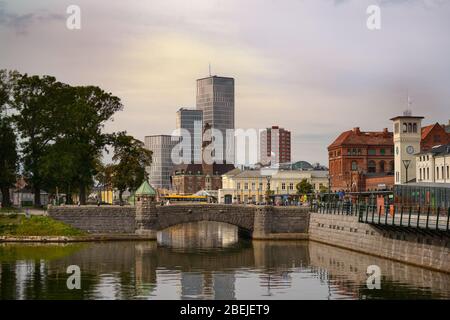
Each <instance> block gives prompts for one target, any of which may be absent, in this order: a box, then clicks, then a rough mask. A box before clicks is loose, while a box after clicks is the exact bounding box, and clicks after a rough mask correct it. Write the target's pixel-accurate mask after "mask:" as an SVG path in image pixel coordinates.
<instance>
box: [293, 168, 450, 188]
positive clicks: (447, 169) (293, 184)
mask: <svg viewBox="0 0 450 320" xmlns="http://www.w3.org/2000/svg"><path fill="white" fill-rule="evenodd" d="M447 171H448V167H447ZM289 189H290V190H294V183H292V182H291V183H289Z"/></svg>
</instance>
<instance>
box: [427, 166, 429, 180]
mask: <svg viewBox="0 0 450 320" xmlns="http://www.w3.org/2000/svg"><path fill="white" fill-rule="evenodd" d="M427 180H430V168H427Z"/></svg>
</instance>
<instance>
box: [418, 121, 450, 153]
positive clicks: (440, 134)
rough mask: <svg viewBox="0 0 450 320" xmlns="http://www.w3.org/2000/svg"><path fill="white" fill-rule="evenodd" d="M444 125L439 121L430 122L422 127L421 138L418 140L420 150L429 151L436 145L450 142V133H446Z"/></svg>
mask: <svg viewBox="0 0 450 320" xmlns="http://www.w3.org/2000/svg"><path fill="white" fill-rule="evenodd" d="M445 129H446V128H445V126H444V125H440V124H439V123H435V124H431V125H429V126H426V127H423V128H422V138H421V139H422V140H421V141H420V149H421V151H422V152H423V151H429V150H430V149H431V148H432V147H434V146H436V145H443V144H449V143H450V133H447V132H446V130H445Z"/></svg>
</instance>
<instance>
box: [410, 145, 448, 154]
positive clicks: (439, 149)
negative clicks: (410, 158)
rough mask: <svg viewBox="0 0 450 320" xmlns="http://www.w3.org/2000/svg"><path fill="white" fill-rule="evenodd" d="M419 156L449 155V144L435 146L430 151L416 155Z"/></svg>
mask: <svg viewBox="0 0 450 320" xmlns="http://www.w3.org/2000/svg"><path fill="white" fill-rule="evenodd" d="M421 154H433V155H434V156H443V155H448V154H450V144H443V145H439V146H435V147H433V148H431V149H430V150H427V151H423V152H419V153H417V154H416V155H421Z"/></svg>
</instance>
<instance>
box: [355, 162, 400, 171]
mask: <svg viewBox="0 0 450 320" xmlns="http://www.w3.org/2000/svg"><path fill="white" fill-rule="evenodd" d="M386 165H387V164H386V162H384V161H380V162H379V163H378V172H380V173H383V172H385V171H386ZM351 168H352V171H358V162H357V161H352V166H351ZM389 170H390V171H392V172H393V171H394V162H393V161H391V162H390V168H389ZM367 172H369V173H376V172H377V163H376V162H375V161H373V160H370V161H369V163H368V164H367Z"/></svg>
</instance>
